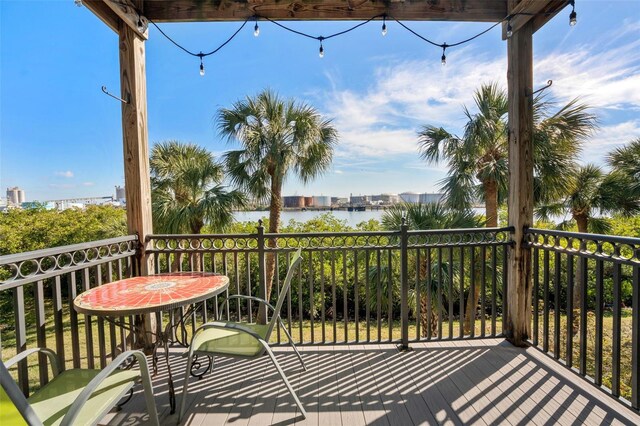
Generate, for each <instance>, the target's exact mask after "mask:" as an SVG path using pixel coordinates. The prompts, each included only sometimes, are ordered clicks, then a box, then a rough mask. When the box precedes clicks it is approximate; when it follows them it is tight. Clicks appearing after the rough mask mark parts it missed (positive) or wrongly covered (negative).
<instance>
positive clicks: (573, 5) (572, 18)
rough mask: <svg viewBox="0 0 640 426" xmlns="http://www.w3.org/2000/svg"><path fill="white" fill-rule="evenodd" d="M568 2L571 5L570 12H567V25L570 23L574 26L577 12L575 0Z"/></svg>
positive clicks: (576, 21)
mask: <svg viewBox="0 0 640 426" xmlns="http://www.w3.org/2000/svg"><path fill="white" fill-rule="evenodd" d="M569 4H570V5H571V13H570V14H569V25H571V26H572V27H575V26H576V24H577V23H578V19H577V18H578V14H577V13H576V2H575V0H571V1H570V2H569Z"/></svg>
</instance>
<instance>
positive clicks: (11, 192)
mask: <svg viewBox="0 0 640 426" xmlns="http://www.w3.org/2000/svg"><path fill="white" fill-rule="evenodd" d="M25 201H27V199H26V196H25V195H24V191H23V190H22V189H20V188H18V187H17V186H14V187H13V188H7V205H9V206H19V205H21V204H22V203H24V202H25Z"/></svg>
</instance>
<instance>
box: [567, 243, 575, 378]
mask: <svg viewBox="0 0 640 426" xmlns="http://www.w3.org/2000/svg"><path fill="white" fill-rule="evenodd" d="M574 283H575V281H574V276H573V255H571V254H570V255H568V256H567V349H566V354H567V356H566V362H567V367H569V368H571V367H572V366H573V286H574Z"/></svg>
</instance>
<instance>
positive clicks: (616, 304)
mask: <svg viewBox="0 0 640 426" xmlns="http://www.w3.org/2000/svg"><path fill="white" fill-rule="evenodd" d="M617 250H619V249H618V248H616V251H617ZM616 254H617V255H619V253H616ZM621 276H622V265H621V264H620V263H618V262H615V263H614V264H613V335H612V339H611V340H612V341H611V346H612V351H611V393H612V394H613V396H615V397H618V396H620V346H621V345H620V341H621V339H622V336H621V334H620V327H621V318H622V309H621V308H622V295H621V291H620V287H621V283H620V281H621ZM585 294H586V293H585Z"/></svg>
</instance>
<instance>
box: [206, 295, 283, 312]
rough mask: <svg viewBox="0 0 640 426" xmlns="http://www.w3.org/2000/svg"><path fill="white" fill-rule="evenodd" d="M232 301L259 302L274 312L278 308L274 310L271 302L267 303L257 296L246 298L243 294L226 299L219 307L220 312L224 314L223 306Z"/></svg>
mask: <svg viewBox="0 0 640 426" xmlns="http://www.w3.org/2000/svg"><path fill="white" fill-rule="evenodd" d="M231 299H244V300H251V301H254V302H258V303H261V304H263V305H265V306H266V307H267V308H269V309H271V310H272V311H274V312H275V310H276V308H274V307H273V305H271V304H270V303H269V302H267V301H266V300H264V299H261V298H259V297H256V296H245V295H243V294H232V295H231V296H229V297H227V298H225V299H224V300H223V301H222V302H220V305H219V306H218V312H222V305H224V304H225V303H226V302H228V301H229V300H231Z"/></svg>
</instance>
